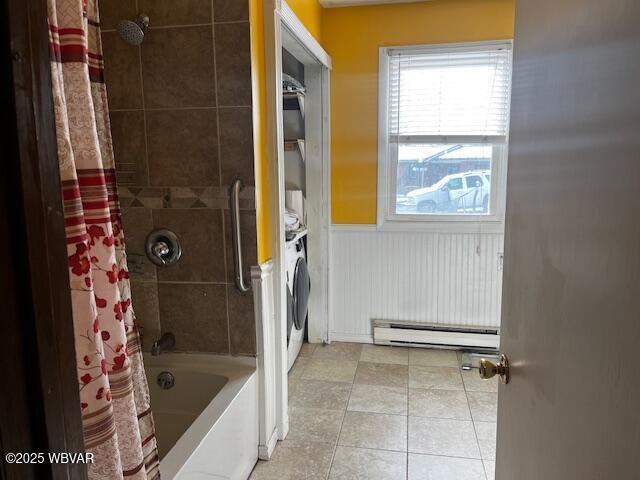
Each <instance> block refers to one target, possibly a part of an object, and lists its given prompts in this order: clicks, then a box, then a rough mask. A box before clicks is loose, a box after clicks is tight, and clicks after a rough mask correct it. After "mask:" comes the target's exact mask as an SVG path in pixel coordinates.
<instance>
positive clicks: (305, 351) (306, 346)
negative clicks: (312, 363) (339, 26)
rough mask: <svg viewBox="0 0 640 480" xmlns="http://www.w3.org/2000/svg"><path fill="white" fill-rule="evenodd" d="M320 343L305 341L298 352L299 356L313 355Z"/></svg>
mask: <svg viewBox="0 0 640 480" xmlns="http://www.w3.org/2000/svg"><path fill="white" fill-rule="evenodd" d="M318 345H319V344H318V343H307V342H305V343H303V344H302V348H301V349H300V353H299V354H298V357H306V356H311V355H313V352H315V350H316V347H318Z"/></svg>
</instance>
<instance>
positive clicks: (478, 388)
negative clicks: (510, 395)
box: [461, 368, 499, 392]
mask: <svg viewBox="0 0 640 480" xmlns="http://www.w3.org/2000/svg"><path fill="white" fill-rule="evenodd" d="M461 372H462V380H463V381H464V388H465V390H466V391H467V392H497V391H498V382H499V381H498V377H497V376H495V377H493V378H491V379H489V380H483V379H482V378H480V375H479V374H478V369H477V368H474V369H473V370H462V371H461Z"/></svg>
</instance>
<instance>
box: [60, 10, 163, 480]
mask: <svg viewBox="0 0 640 480" xmlns="http://www.w3.org/2000/svg"><path fill="white" fill-rule="evenodd" d="M48 13H49V37H50V48H51V74H52V84H53V97H54V104H55V116H56V133H57V139H58V158H59V162H60V177H61V183H62V196H63V203H64V217H65V227H66V237H67V251H68V255H69V278H70V280H71V297H72V304H73V322H74V330H75V346H76V360H77V377H78V388H79V389H80V401H81V405H79V406H78V408H79V409H80V410H81V412H82V421H83V430H84V442H85V448H86V451H87V452H91V453H93V456H94V463H91V464H88V465H87V470H88V474H89V478H90V479H92V480H97V479H109V480H113V479H119V478H126V479H141V480H142V479H156V478H159V477H160V474H159V462H158V453H157V448H156V439H155V433H154V426H153V417H152V415H151V409H150V404H149V389H148V385H147V381H146V377H145V372H144V366H143V364H142V354H141V349H140V342H139V337H138V331H137V328H136V320H135V315H134V313H133V309H132V306H131V291H130V286H129V274H128V272H127V262H126V257H125V251H124V247H125V242H124V236H123V232H122V222H121V214H120V205H119V202H118V194H117V190H116V182H115V165H114V158H113V148H112V143H111V130H110V125H109V116H108V110H107V94H106V89H105V84H104V75H103V62H102V46H101V43H100V29H99V23H98V6H97V4H96V3H95V0H48Z"/></svg>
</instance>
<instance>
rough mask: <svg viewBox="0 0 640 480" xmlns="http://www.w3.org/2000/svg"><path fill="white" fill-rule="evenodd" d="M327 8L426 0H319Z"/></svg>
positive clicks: (421, 0)
mask: <svg viewBox="0 0 640 480" xmlns="http://www.w3.org/2000/svg"><path fill="white" fill-rule="evenodd" d="M319 1H320V5H322V6H323V7H325V8H334V7H351V6H354V5H380V4H384V3H416V2H423V1H425V0H319Z"/></svg>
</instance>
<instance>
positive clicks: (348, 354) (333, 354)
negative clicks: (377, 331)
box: [313, 342, 362, 361]
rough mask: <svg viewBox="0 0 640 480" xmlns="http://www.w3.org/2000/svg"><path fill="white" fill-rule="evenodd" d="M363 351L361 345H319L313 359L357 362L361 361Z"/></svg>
mask: <svg viewBox="0 0 640 480" xmlns="http://www.w3.org/2000/svg"><path fill="white" fill-rule="evenodd" d="M361 351H362V344H361V343H347V342H333V343H331V344H329V345H318V346H317V347H316V349H315V351H314V352H313V357H314V358H335V359H344V360H356V361H357V360H359V359H360V352H361Z"/></svg>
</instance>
